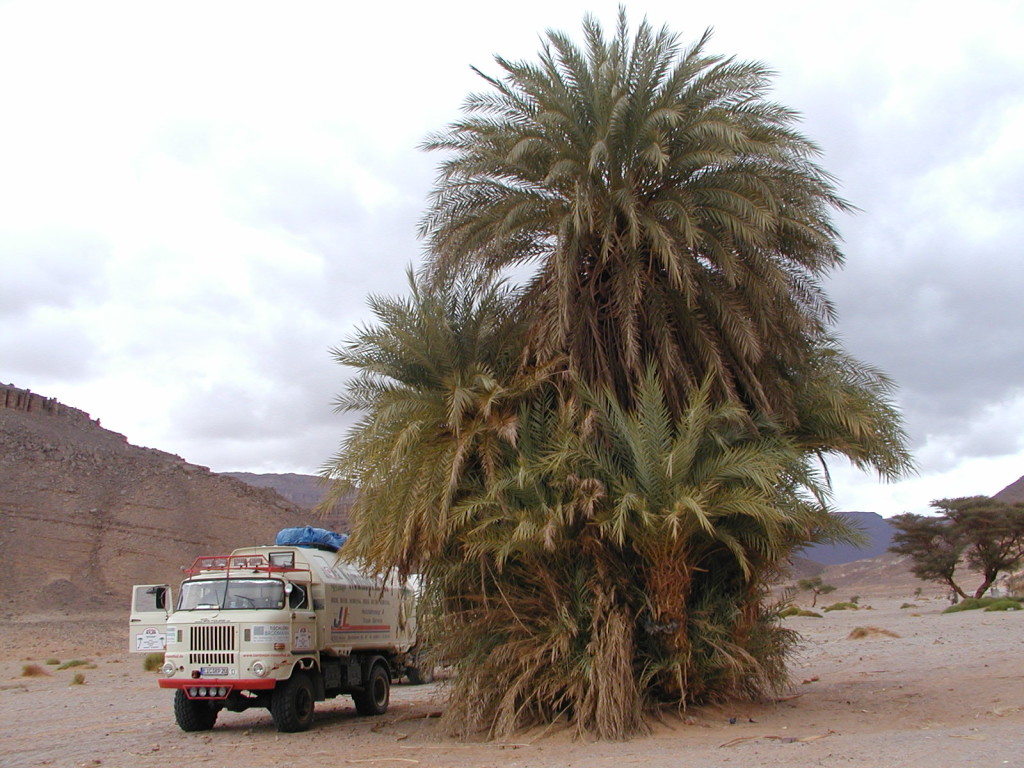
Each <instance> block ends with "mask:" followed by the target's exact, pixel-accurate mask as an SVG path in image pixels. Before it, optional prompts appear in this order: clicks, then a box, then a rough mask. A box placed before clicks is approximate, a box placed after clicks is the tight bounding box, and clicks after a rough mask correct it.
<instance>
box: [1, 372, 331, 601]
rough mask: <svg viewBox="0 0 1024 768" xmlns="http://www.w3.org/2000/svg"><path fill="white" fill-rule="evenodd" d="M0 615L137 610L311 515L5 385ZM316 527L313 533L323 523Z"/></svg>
mask: <svg viewBox="0 0 1024 768" xmlns="http://www.w3.org/2000/svg"><path fill="white" fill-rule="evenodd" d="M0 406H2V407H0V564H2V567H3V571H2V574H0V606H2V607H0V613H3V612H18V613H35V612H46V611H52V610H55V609H61V610H68V611H80V610H83V609H88V608H104V607H120V606H124V608H125V610H127V607H128V595H129V590H130V587H131V585H132V584H133V583H154V582H156V583H162V582H170V583H176V582H177V581H179V580H180V579H181V572H180V569H181V567H182V566H187V565H190V564H191V563H192V561H193V560H194V559H195V557H196V556H198V555H200V554H225V553H227V552H229V551H230V550H232V549H234V548H236V547H240V546H245V545H249V544H259V543H272V542H273V539H274V536H275V534H276V532H277V531H278V530H279V529H281V528H284V527H288V526H293V525H305V524H308V523H310V514H309V513H308V512H306V511H304V510H302V509H300V508H299V507H298V506H297V505H295V504H293V503H292V502H289V501H288V500H286V499H284V498H282V497H281V496H280V495H278V494H277V493H275V492H274V491H272V490H268V489H259V488H254V487H252V486H249V485H247V484H245V483H242V482H240V481H238V480H235V479H233V478H230V477H224V476H221V475H218V474H215V473H212V472H210V471H209V470H208V469H207V468H206V467H200V466H197V465H195V464H189V463H188V462H186V461H185V460H183V459H182V458H180V457H178V456H174V455H172V454H169V453H164V452H163V451H157V450H153V449H148V448H141V447H138V446H134V445H131V444H129V443H128V441H127V439H126V438H125V437H124V435H120V434H117V433H115V432H111V431H109V430H106V429H103V428H102V427H101V426H99V423H98V422H97V421H93V420H92V419H91V418H90V417H89V415H88V414H85V413H84V412H82V411H78V410H76V409H73V408H68V407H66V406H63V405H61V404H59V403H56V401H53V400H49V399H45V398H40V397H39V396H37V395H32V394H31V393H27V392H25V390H17V388H15V387H12V386H9V385H0ZM314 524H315V523H314Z"/></svg>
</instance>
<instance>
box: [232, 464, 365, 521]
mask: <svg viewBox="0 0 1024 768" xmlns="http://www.w3.org/2000/svg"><path fill="white" fill-rule="evenodd" d="M221 474H222V475H225V476H226V477H233V478H235V479H236V480H241V481H242V482H243V483H248V484H249V485H251V486H253V487H256V488H270V489H273V490H274V491H277V492H278V493H279V494H281V495H282V496H284V497H285V498H286V499H288V500H289V501H291V502H293V503H294V504H296V505H298V506H300V507H302V508H303V509H308V510H315V509H316V508H317V507H318V506H319V504H320V503H321V502H322V501H323V500H324V499H325V498H326V497H327V492H328V490H329V485H328V484H326V483H325V481H324V480H323V478H320V477H317V476H315V475H297V474H294V473H288V474H255V473H253V472H222V473H221ZM354 500H355V493H354V492H353V493H350V494H348V495H347V496H345V497H343V498H342V499H341V500H340V501H338V502H336V503H335V504H334V506H333V507H331V509H330V510H328V511H327V512H326V513H324V514H323V516H322V517H320V516H318V517H316V518H314V521H313V522H312V523H311V524H312V525H316V526H318V527H322V528H328V529H329V530H332V531H338V532H340V533H347V532H348V525H349V521H348V512H349V509H351V508H352V502H353V501H354Z"/></svg>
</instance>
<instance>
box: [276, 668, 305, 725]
mask: <svg viewBox="0 0 1024 768" xmlns="http://www.w3.org/2000/svg"><path fill="white" fill-rule="evenodd" d="M314 703H315V702H314V699H313V684H312V683H311V682H310V680H309V676H308V675H306V674H305V673H303V672H296V673H295V674H293V675H292V676H291V678H289V679H288V680H283V681H281V682H280V683H278V685H277V686H276V687H275V688H274V693H273V695H272V696H271V698H270V715H271V716H272V717H273V718H274V725H276V726H277V730H279V731H281V732H282V733H296V732H298V731H306V730H309V726H311V725H312V724H313V707H314Z"/></svg>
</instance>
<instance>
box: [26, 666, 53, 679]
mask: <svg viewBox="0 0 1024 768" xmlns="http://www.w3.org/2000/svg"><path fill="white" fill-rule="evenodd" d="M49 674H50V673H49V672H47V671H46V670H45V669H43V668H42V667H41V666H39V665H38V664H23V665H22V667H21V676H22V677H48V676H49Z"/></svg>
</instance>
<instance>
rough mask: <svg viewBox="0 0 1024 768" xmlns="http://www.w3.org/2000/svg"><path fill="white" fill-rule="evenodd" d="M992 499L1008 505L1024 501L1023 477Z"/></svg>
mask: <svg viewBox="0 0 1024 768" xmlns="http://www.w3.org/2000/svg"><path fill="white" fill-rule="evenodd" d="M992 498H994V499H998V500H999V501H1005V502H1006V503H1008V504H1013V503H1015V502H1018V501H1024V477H1022V478H1020V479H1019V480H1017V481H1016V482H1014V483H1010V484H1009V485H1008V486H1006V487H1005V488H1003V490H1001V491H1000V492H999V493H997V494H996V495H995V496H993V497H992Z"/></svg>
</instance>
